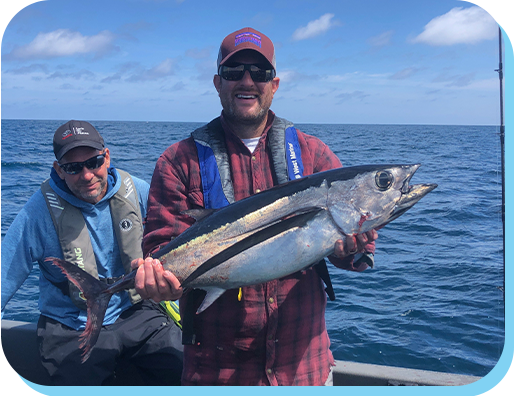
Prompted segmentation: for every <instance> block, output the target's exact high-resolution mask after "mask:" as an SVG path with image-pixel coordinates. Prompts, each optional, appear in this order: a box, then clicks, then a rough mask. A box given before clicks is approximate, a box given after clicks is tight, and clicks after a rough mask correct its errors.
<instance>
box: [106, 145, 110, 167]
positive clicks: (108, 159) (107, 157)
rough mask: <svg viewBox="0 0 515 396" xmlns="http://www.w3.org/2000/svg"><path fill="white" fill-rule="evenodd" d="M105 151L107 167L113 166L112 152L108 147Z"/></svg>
mask: <svg viewBox="0 0 515 396" xmlns="http://www.w3.org/2000/svg"><path fill="white" fill-rule="evenodd" d="M105 151H106V157H105V158H106V159H105V164H106V167H107V168H109V167H110V166H111V153H110V152H109V149H108V148H106V149H105Z"/></svg>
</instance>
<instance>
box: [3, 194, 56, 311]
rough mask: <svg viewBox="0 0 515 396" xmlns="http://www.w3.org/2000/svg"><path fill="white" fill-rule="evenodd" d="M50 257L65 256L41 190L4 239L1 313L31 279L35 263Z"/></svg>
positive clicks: (30, 201) (16, 218) (19, 215)
mask: <svg viewBox="0 0 515 396" xmlns="http://www.w3.org/2000/svg"><path fill="white" fill-rule="evenodd" d="M49 246H51V247H50V248H49ZM49 256H54V257H62V253H61V252H60V248H59V244H58V242H57V235H56V233H55V229H54V225H53V223H52V219H51V217H50V214H49V212H48V210H47V208H46V203H45V200H44V198H43V195H42V194H41V190H39V191H37V192H36V193H35V194H34V195H33V196H32V197H31V198H30V199H29V200H28V201H27V203H26V204H25V206H24V207H23V208H22V210H21V211H20V212H19V213H18V215H17V216H16V217H15V219H14V221H13V222H12V224H11V225H10V227H9V229H8V230H7V233H6V235H5V237H4V239H3V240H2V311H3V310H4V308H5V306H6V305H7V303H8V302H9V300H10V299H11V298H12V296H13V295H14V294H15V293H16V291H17V290H18V289H19V288H20V286H21V285H22V284H23V282H25V279H27V277H28V276H29V274H30V272H31V271H32V268H33V265H34V262H37V261H42V260H44V259H45V258H46V257H49Z"/></svg>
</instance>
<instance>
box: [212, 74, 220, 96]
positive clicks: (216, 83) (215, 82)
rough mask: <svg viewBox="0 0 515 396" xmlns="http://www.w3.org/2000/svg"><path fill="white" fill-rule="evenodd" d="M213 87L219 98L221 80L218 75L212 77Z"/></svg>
mask: <svg viewBox="0 0 515 396" xmlns="http://www.w3.org/2000/svg"><path fill="white" fill-rule="evenodd" d="M213 85H214V86H215V88H216V92H218V96H220V90H221V89H222V79H221V78H220V76H219V75H218V74H215V75H214V76H213Z"/></svg>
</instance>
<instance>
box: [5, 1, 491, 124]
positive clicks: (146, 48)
mask: <svg viewBox="0 0 515 396" xmlns="http://www.w3.org/2000/svg"><path fill="white" fill-rule="evenodd" d="M11 1H12V0H11ZM6 3H7V2H6ZM14 3H16V1H14ZM25 3H30V2H27V1H25ZM10 4H11V3H10ZM2 7H5V5H4V6H2ZM20 8H21V7H20ZM246 26H251V27H253V28H255V29H257V30H259V31H261V32H263V33H264V34H266V35H267V36H269V37H270V38H271V39H272V41H273V42H274V44H275V47H276V58H277V72H278V77H279V78H280V86H279V90H278V91H277V93H276V94H275V97H274V101H273V104H272V110H274V111H275V112H276V113H277V114H278V115H279V116H281V117H284V118H287V119H289V120H292V121H293V122H295V123H348V124H462V125H463V124H465V125H496V124H498V123H499V118H500V116H499V77H498V73H496V72H495V69H496V68H497V67H498V63H499V59H498V57H499V55H498V25H497V22H496V21H495V20H494V19H493V18H492V17H491V16H490V14H488V12H486V11H484V10H483V9H482V8H480V7H478V6H476V5H475V4H472V3H469V2H463V1H457V0H417V1H407V0H361V1H356V0H341V1H335V0H331V1H328V0H262V1H260V2H255V3H246V2H241V3H237V2H235V1H234V0H232V1H227V0H217V1H211V0H210V1H207V0H123V1H122V0H102V1H98V0H87V1H83V0H47V1H40V2H36V3H34V4H31V5H29V6H27V7H26V8H24V9H22V10H21V11H20V12H18V13H17V14H16V16H14V18H12V20H11V21H10V23H9V24H8V25H7V27H6V28H5V32H4V35H3V38H2V47H1V81H2V86H1V116H2V118H3V119H72V118H75V119H86V120H90V121H93V120H126V121H132V120H135V121H198V122H204V121H209V120H211V119H212V118H214V117H216V116H217V115H219V113H220V111H221V106H220V102H219V98H218V95H217V93H216V90H215V89H214V86H213V83H212V79H213V75H214V74H215V73H216V58H217V54H218V48H219V46H220V43H221V41H222V40H223V38H224V37H225V36H226V35H227V34H229V33H231V32H233V31H235V30H238V29H240V28H242V27H246Z"/></svg>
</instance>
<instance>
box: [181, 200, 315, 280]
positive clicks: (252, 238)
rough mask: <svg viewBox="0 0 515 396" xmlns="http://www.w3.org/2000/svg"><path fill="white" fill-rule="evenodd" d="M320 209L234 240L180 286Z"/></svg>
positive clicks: (303, 223) (299, 225)
mask: <svg viewBox="0 0 515 396" xmlns="http://www.w3.org/2000/svg"><path fill="white" fill-rule="evenodd" d="M321 210H323V209H322V208H318V207H315V208H312V209H310V210H308V211H303V212H301V213H296V214H292V215H291V216H289V217H287V218H285V219H283V220H280V221H277V222H275V223H272V224H270V225H269V226H266V227H264V228H262V229H260V230H259V231H256V232H255V233H253V234H251V235H249V236H248V237H246V238H244V239H242V240H241V241H239V242H236V243H235V244H234V245H232V246H230V247H228V248H227V249H224V250H222V251H221V252H220V253H218V254H216V255H214V256H213V257H211V258H210V259H209V260H206V261H205V262H204V263H202V264H201V265H200V266H199V267H197V268H196V269H195V271H193V272H192V273H191V274H190V275H189V276H188V277H187V278H186V279H185V280H184V281H183V282H182V283H181V286H182V287H183V288H185V287H187V285H188V283H191V282H192V281H193V280H195V279H197V278H198V277H199V276H201V275H203V274H205V273H206V272H207V271H209V270H211V269H213V268H215V267H217V266H218V265H220V264H222V263H223V262H225V261H227V260H229V259H230V258H232V257H234V256H236V255H238V254H240V253H241V252H243V251H245V250H247V249H249V248H251V247H252V246H254V245H257V244H259V243H261V242H264V241H266V240H267V239H270V238H272V237H274V236H276V235H278V234H280V233H282V232H285V231H287V230H289V229H291V228H295V227H303V226H304V225H306V223H307V222H308V221H309V220H311V219H312V218H313V217H314V216H315V215H316V214H317V213H318V212H320V211H321Z"/></svg>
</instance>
